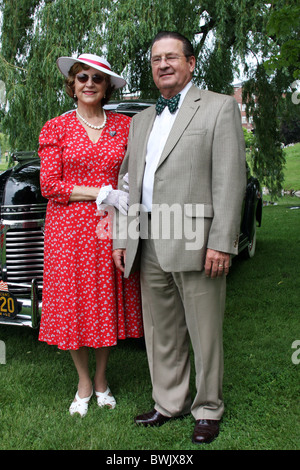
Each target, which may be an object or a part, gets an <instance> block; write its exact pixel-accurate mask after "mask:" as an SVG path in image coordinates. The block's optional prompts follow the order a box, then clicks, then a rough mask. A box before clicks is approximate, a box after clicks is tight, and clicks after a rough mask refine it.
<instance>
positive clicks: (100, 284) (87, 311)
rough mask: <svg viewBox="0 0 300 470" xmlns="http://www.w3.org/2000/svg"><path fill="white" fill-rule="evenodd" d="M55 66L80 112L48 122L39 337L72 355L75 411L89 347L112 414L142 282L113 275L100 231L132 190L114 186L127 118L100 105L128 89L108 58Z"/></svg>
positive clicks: (85, 395) (66, 60)
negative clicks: (116, 363) (116, 356)
mask: <svg viewBox="0 0 300 470" xmlns="http://www.w3.org/2000/svg"><path fill="white" fill-rule="evenodd" d="M57 65H58V68H59V70H60V71H61V72H62V74H63V75H64V76H65V77H66V89H67V93H68V94H69V95H70V96H71V97H72V98H74V100H75V102H76V103H77V109H76V110H74V111H71V112H69V113H66V114H64V115H62V116H59V117H57V118H54V119H51V120H50V121H48V122H47V123H46V124H45V125H44V127H43V129H42V131H41V134H40V140H39V143H40V148H39V156H40V158H41V189H42V194H43V195H44V196H45V197H46V198H47V199H49V202H48V207H47V216H46V226H45V260H44V286H43V308H42V319H41V327H40V334H39V339H40V340H41V341H45V342H47V343H48V344H51V345H57V346H58V348H60V349H64V350H70V352H71V356H72V358H73V361H74V364H75V367H76V369H77V372H78V376H79V382H78V390H77V393H76V395H75V398H74V401H73V402H72V404H71V406H70V413H71V414H74V413H79V414H80V415H81V416H85V415H86V413H87V410H88V402H89V400H90V398H91V397H92V394H93V382H92V380H91V378H90V374H89V366H88V362H89V348H94V350H95V355H96V371H95V376H94V390H95V394H96V397H97V402H98V405H99V406H100V407H102V406H109V407H111V408H114V407H115V404H116V401H115V399H114V397H113V396H112V393H111V391H110V389H109V387H108V384H107V379H106V366H107V361H108V356H109V351H110V347H111V346H113V345H116V344H117V340H118V339H125V338H127V337H135V338H137V337H141V336H142V335H143V330H142V319H141V306H140V291H139V279H138V277H137V275H135V276H133V277H131V278H129V279H124V278H123V277H122V275H121V273H120V271H116V269H115V267H114V263H113V260H112V240H111V237H109V235H107V236H106V237H105V236H103V230H102V231H101V233H102V235H99V230H97V226H99V224H101V225H102V227H104V226H105V224H106V220H105V216H107V214H108V212H109V210H108V211H106V212H104V211H102V216H100V215H99V211H98V210H97V207H98V208H99V207H101V203H102V204H106V207H107V208H108V209H112V207H113V206H114V207H115V208H116V209H118V210H120V211H122V212H126V209H127V197H128V194H127V193H126V192H125V191H120V190H117V189H115V188H116V187H117V179H118V173H119V168H120V165H121V163H122V160H123V158H124V155H125V151H126V146H127V138H128V132H129V126H130V118H128V117H127V116H122V115H118V114H116V113H113V112H110V111H105V110H104V109H103V105H104V104H106V103H107V101H108V100H109V98H110V96H111V94H112V92H113V90H115V89H117V88H121V87H123V86H124V85H125V84H126V82H125V80H124V79H123V78H122V77H120V76H119V75H117V74H116V73H114V72H113V71H112V70H111V66H110V64H109V63H108V62H107V61H106V60H105V59H103V58H101V57H98V56H96V55H92V54H82V55H80V56H79V57H78V58H77V59H74V58H71V57H60V58H59V59H58V60H57ZM109 206H111V208H110V207H109ZM102 207H103V206H102ZM107 218H108V217H107ZM104 233H105V230H104Z"/></svg>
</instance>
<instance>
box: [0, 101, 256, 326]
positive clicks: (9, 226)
mask: <svg viewBox="0 0 300 470" xmlns="http://www.w3.org/2000/svg"><path fill="white" fill-rule="evenodd" d="M149 105H150V104H149V103H140V102H127V103H126V102H124V103H115V104H114V103H112V104H109V105H107V108H108V109H113V110H114V111H116V112H119V113H122V114H127V115H129V116H132V115H134V114H136V113H137V112H139V111H141V110H143V109H145V108H146V107H147V106H149ZM13 158H14V160H16V162H17V163H16V164H15V166H13V167H12V168H9V169H8V170H7V171H4V172H3V173H2V174H0V215H1V239H0V263H1V266H0V324H1V323H5V324H12V325H22V326H29V327H32V328H37V327H38V326H39V322H40V316H41V307H42V289H43V258H44V224H45V215H46V206H47V200H46V199H45V198H44V197H43V196H42V195H41V191H40V179H39V177H40V161H39V158H38V156H37V154H36V153H34V152H19V153H16V154H15V155H14V156H13ZM261 219H262V198H261V189H260V185H259V182H258V180H257V179H256V178H254V177H253V176H251V174H250V172H249V170H248V183H247V189H246V194H245V199H244V203H243V212H242V222H241V233H240V239H239V253H241V254H243V255H244V256H246V257H253V256H254V253H255V246H256V227H257V226H260V225H261ZM1 280H2V282H1Z"/></svg>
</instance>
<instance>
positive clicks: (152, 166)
mask: <svg viewBox="0 0 300 470" xmlns="http://www.w3.org/2000/svg"><path fill="white" fill-rule="evenodd" d="M191 86H192V83H191V82H189V83H188V84H187V85H186V86H185V88H184V89H183V90H182V91H181V92H180V100H179V103H178V109H177V110H176V112H175V113H174V114H171V113H170V111H169V108H168V106H166V107H165V109H164V110H163V112H162V113H161V114H160V115H159V116H156V118H155V121H154V124H153V127H152V131H151V133H150V136H149V140H148V145H147V155H146V166H145V173H144V180H143V194H142V204H143V206H144V210H145V211H148V212H151V208H152V193H153V184H154V174H155V171H156V168H157V165H158V162H159V159H160V157H161V154H162V151H163V149H164V146H165V144H166V141H167V138H168V137H169V134H170V131H171V129H172V126H173V124H174V121H175V119H176V117H177V114H178V111H179V108H180V106H181V105H182V102H183V100H184V98H185V95H186V94H187V92H188V90H189V89H190V87H191Z"/></svg>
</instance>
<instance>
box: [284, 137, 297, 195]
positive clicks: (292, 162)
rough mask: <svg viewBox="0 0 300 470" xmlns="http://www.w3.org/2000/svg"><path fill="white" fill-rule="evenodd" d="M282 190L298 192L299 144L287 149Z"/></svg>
mask: <svg viewBox="0 0 300 470" xmlns="http://www.w3.org/2000/svg"><path fill="white" fill-rule="evenodd" d="M285 152H286V169H285V172H284V174H285V179H284V189H286V190H300V143H298V144H296V145H294V146H292V147H287V148H286V149H285Z"/></svg>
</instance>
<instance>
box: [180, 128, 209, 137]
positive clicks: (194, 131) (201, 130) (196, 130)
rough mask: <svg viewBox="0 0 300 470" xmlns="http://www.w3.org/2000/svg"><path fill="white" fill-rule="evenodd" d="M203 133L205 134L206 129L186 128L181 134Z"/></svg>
mask: <svg viewBox="0 0 300 470" xmlns="http://www.w3.org/2000/svg"><path fill="white" fill-rule="evenodd" d="M205 134H207V129H186V131H185V132H184V133H183V136H189V135H192V136H197V135H205Z"/></svg>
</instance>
